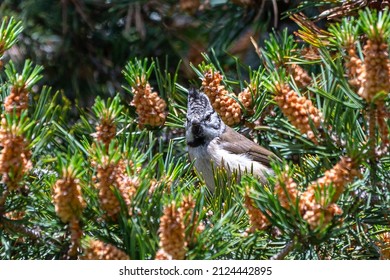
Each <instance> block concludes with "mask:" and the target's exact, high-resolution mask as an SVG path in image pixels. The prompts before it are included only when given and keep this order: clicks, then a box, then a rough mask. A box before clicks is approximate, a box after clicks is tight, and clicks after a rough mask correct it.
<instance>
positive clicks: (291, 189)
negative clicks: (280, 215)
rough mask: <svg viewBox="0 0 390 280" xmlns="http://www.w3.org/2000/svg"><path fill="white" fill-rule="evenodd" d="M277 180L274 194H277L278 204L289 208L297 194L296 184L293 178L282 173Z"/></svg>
mask: <svg viewBox="0 0 390 280" xmlns="http://www.w3.org/2000/svg"><path fill="white" fill-rule="evenodd" d="M278 181H279V182H278V183H277V184H276V186H275V194H276V195H277V197H278V199H279V202H280V205H281V206H282V207H283V208H285V209H287V210H288V209H290V208H291V206H294V205H295V202H296V200H297V196H298V195H299V194H298V188H297V187H298V185H297V183H295V182H294V180H293V179H292V178H291V177H289V176H288V175H287V173H283V174H282V176H281V178H280V179H279V180H278Z"/></svg>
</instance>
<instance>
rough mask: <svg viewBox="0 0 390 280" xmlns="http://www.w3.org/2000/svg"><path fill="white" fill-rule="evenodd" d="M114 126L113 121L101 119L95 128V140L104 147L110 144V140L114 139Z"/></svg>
mask: <svg viewBox="0 0 390 280" xmlns="http://www.w3.org/2000/svg"><path fill="white" fill-rule="evenodd" d="M115 135H116V125H115V123H114V120H112V119H106V118H103V119H101V120H100V123H99V124H98V125H97V126H96V134H95V137H96V140H97V141H99V142H102V143H103V144H104V145H105V146H106V147H108V146H109V145H110V143H111V140H112V139H114V138H115Z"/></svg>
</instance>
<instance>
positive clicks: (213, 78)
mask: <svg viewBox="0 0 390 280" xmlns="http://www.w3.org/2000/svg"><path fill="white" fill-rule="evenodd" d="M221 81H222V75H221V74H220V73H219V72H218V71H216V72H214V71H213V70H208V71H207V72H206V73H205V74H204V78H203V79H202V88H203V91H204V93H205V94H206V95H207V96H208V98H209V99H210V103H211V105H212V106H213V108H214V109H215V111H216V112H217V113H218V114H219V115H220V116H221V118H222V120H223V122H224V123H225V124H227V125H229V126H232V125H235V124H238V123H239V122H240V121H241V108H240V104H238V102H237V101H236V100H234V99H233V98H232V97H230V96H229V92H228V91H227V90H226V89H225V87H224V86H223V85H221Z"/></svg>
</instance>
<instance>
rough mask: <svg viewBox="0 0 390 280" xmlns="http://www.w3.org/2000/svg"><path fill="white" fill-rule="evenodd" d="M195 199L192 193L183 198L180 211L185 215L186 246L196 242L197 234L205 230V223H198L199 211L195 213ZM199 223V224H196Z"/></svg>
mask: <svg viewBox="0 0 390 280" xmlns="http://www.w3.org/2000/svg"><path fill="white" fill-rule="evenodd" d="M194 209H195V200H194V199H193V198H192V196H191V195H189V196H186V197H184V198H183V201H182V202H181V206H180V208H179V212H180V214H181V216H182V217H183V223H184V228H185V229H186V234H185V239H186V242H185V244H186V246H188V245H189V244H193V243H196V241H197V239H196V234H199V233H201V232H202V231H203V230H204V225H203V224H202V223H199V225H198V217H199V215H198V213H194ZM196 225H198V226H196Z"/></svg>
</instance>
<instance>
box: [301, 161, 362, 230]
mask: <svg viewBox="0 0 390 280" xmlns="http://www.w3.org/2000/svg"><path fill="white" fill-rule="evenodd" d="M356 176H360V173H359V171H358V170H357V169H356V162H355V161H354V160H352V159H351V158H349V157H343V158H341V160H340V161H339V162H338V163H337V164H336V165H335V166H334V167H333V168H332V169H330V170H327V171H325V175H324V176H323V177H321V178H319V179H318V180H317V181H316V182H314V183H313V184H311V185H310V186H309V187H308V188H307V190H306V191H305V192H304V193H303V194H302V195H301V196H300V198H299V199H300V200H299V208H300V212H301V215H302V217H303V218H304V219H305V220H306V221H307V222H308V223H309V225H310V228H311V229H315V228H317V227H318V226H326V225H327V224H328V223H329V222H330V221H331V219H332V218H333V216H335V215H341V214H342V210H341V209H340V208H339V207H338V206H337V205H336V204H335V203H334V202H336V201H337V200H338V198H339V197H340V196H341V194H342V193H343V192H344V187H345V186H346V185H347V184H349V183H350V182H352V180H353V179H354V178H355V177H356ZM330 185H332V186H333V187H334V188H335V193H334V195H333V196H332V197H331V198H330V199H329V197H328V194H329V191H327V190H326V187H328V186H330ZM316 192H318V193H320V194H321V197H320V201H318V199H316Z"/></svg>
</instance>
